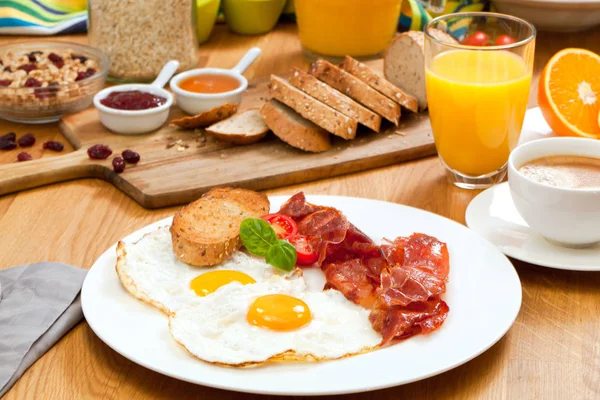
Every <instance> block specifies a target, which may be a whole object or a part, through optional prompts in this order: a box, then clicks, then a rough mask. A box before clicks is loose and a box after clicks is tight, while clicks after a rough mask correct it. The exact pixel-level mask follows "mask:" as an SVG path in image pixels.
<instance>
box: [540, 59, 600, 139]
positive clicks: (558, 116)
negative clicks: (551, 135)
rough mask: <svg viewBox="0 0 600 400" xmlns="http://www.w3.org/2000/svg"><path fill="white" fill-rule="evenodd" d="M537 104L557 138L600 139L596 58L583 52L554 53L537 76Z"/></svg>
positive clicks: (599, 81)
mask: <svg viewBox="0 0 600 400" xmlns="http://www.w3.org/2000/svg"><path fill="white" fill-rule="evenodd" d="M538 104H539V106H540V108H541V110H542V114H544V118H545V119H546V122H548V125H550V127H551V128H552V129H553V130H554V132H556V133H558V134H559V135H562V136H581V137H588V138H590V137H591V138H600V123H599V114H600V56H599V55H598V54H596V53H593V52H591V51H589V50H585V49H564V50H561V51H559V52H558V53H556V54H555V55H554V56H553V57H552V58H551V59H550V61H548V64H546V66H545V67H544V70H543V71H542V75H541V76H540V83H539V89H538Z"/></svg>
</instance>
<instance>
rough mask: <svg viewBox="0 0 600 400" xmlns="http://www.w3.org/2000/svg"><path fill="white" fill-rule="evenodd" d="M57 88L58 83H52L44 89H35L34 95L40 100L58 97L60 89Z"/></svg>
mask: <svg viewBox="0 0 600 400" xmlns="http://www.w3.org/2000/svg"><path fill="white" fill-rule="evenodd" d="M56 86H58V82H52V83H50V84H49V85H48V86H46V87H44V88H40V89H35V90H34V91H33V94H34V95H35V97H37V98H38V99H40V100H42V99H45V98H48V97H54V96H56V92H58V88H56Z"/></svg>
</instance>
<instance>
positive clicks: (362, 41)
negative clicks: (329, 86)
mask: <svg viewBox="0 0 600 400" xmlns="http://www.w3.org/2000/svg"><path fill="white" fill-rule="evenodd" d="M401 3H402V2H401V0H376V1H368V0H295V1H294V4H295V8H296V18H297V20H298V29H299V30H300V41H301V42H302V46H303V47H304V49H305V51H306V52H308V53H314V54H315V55H317V56H329V57H344V56H346V55H349V56H355V57H369V56H374V55H377V54H379V53H381V52H383V51H384V50H385V49H386V47H387V46H388V45H389V43H390V41H391V40H392V38H393V37H394V34H395V32H396V27H397V25H398V18H399V17H400V5H401Z"/></svg>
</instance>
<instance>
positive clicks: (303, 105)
mask: <svg viewBox="0 0 600 400" xmlns="http://www.w3.org/2000/svg"><path fill="white" fill-rule="evenodd" d="M269 92H270V94H271V96H272V97H274V98H275V99H276V100H279V101H280V102H282V103H283V104H285V105H287V106H288V107H290V108H292V109H294V110H295V111H296V112H297V113H298V114H300V115H302V116H303V117H304V118H306V119H308V120H310V121H312V122H314V123H315V124H317V125H319V126H320V127H321V128H323V129H325V130H326V131H328V132H331V133H333V134H334V135H336V136H339V137H341V138H343V139H354V137H355V136H356V129H357V127H358V123H357V122H356V120H354V119H352V118H350V117H348V116H346V115H344V114H342V113H341V112H339V111H336V110H334V109H333V108H331V107H329V106H328V105H325V104H323V103H321V102H320V101H319V100H317V99H315V98H314V97H311V96H309V95H307V94H306V93H304V92H303V91H301V90H299V89H296V88H295V87H293V86H292V85H290V83H289V82H287V81H286V80H284V79H282V78H280V77H278V76H275V75H271V83H270V91H269Z"/></svg>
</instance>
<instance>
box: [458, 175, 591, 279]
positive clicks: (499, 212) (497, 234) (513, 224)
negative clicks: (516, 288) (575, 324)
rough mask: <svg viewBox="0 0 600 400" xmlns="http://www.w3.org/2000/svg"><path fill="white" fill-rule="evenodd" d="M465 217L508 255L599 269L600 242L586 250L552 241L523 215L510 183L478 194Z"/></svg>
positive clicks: (572, 267) (567, 266)
mask: <svg viewBox="0 0 600 400" xmlns="http://www.w3.org/2000/svg"><path fill="white" fill-rule="evenodd" d="M465 219H466V222H467V226H468V227H469V228H471V229H473V230H474V231H475V232H477V233H479V234H480V235H482V236H483V237H485V238H486V239H487V240H489V241H490V242H492V243H493V244H495V245H496V246H498V248H499V249H500V251H502V252H503V253H504V254H506V255H507V256H509V257H513V258H516V259H518V260H521V261H525V262H528V263H531V264H537V265H541V266H543V267H550V268H559V269H567V270H573V271H600V244H599V245H596V246H594V247H591V248H587V249H569V248H566V247H561V246H557V245H554V244H551V243H550V242H548V241H547V240H546V239H544V238H543V237H542V236H541V235H539V234H538V233H536V232H534V231H533V230H531V228H529V226H528V225H527V223H526V222H525V221H524V220H523V218H521V216H520V215H519V212H518V211H517V209H516V208H515V205H514V203H513V200H512V197H511V195H510V188H509V186H508V183H507V182H506V183H502V184H500V185H497V186H494V187H491V188H489V189H487V190H486V191H484V192H482V193H480V194H479V195H478V196H477V197H475V198H474V199H473V201H471V204H469V207H467V212H466V215H465Z"/></svg>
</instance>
